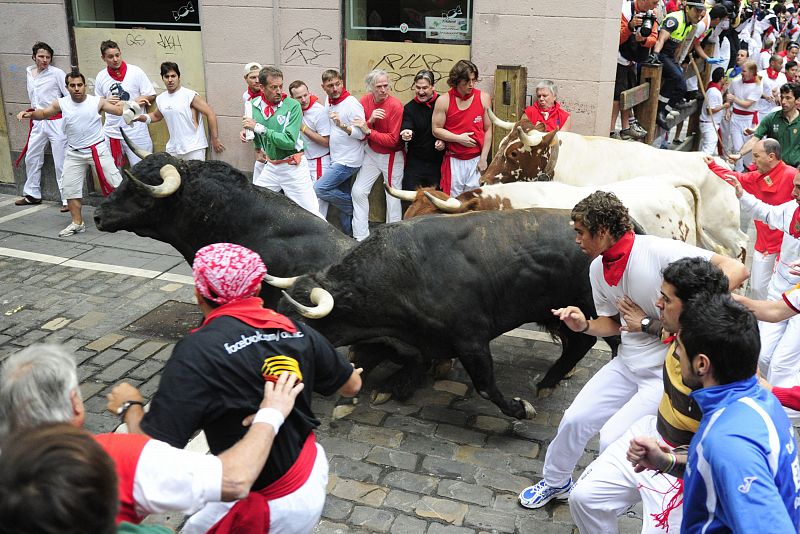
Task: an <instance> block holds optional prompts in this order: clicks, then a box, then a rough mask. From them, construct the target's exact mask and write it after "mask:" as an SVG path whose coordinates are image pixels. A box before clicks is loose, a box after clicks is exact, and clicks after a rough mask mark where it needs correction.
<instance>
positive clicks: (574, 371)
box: [564, 367, 578, 380]
mask: <svg viewBox="0 0 800 534" xmlns="http://www.w3.org/2000/svg"><path fill="white" fill-rule="evenodd" d="M576 372H578V368H577V367H573V368H572V369H570V370H569V372H568V373H567V374H565V375H564V380H567V379H568V378H572V377H573V376H575V373H576Z"/></svg>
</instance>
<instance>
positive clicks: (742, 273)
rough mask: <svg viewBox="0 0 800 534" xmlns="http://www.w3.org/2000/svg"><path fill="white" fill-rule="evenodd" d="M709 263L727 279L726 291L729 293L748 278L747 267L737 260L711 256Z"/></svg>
mask: <svg viewBox="0 0 800 534" xmlns="http://www.w3.org/2000/svg"><path fill="white" fill-rule="evenodd" d="M710 261H711V263H713V264H714V265H716V266H717V267H719V268H720V269H722V272H723V273H725V276H727V277H728V289H730V290H731V291H733V290H734V289H736V288H737V287H740V286H741V285H742V284H743V283H744V281H745V280H747V279H748V278H749V277H750V271H748V270H747V267H745V266H744V264H743V263H742V262H740V261H739V260H735V259H733V258H729V257H728V256H722V255H720V254H714V255H713V256H711V260H710Z"/></svg>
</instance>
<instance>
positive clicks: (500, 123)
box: [486, 108, 514, 130]
mask: <svg viewBox="0 0 800 534" xmlns="http://www.w3.org/2000/svg"><path fill="white" fill-rule="evenodd" d="M486 111H487V112H488V113H489V119H491V121H492V124H494V125H495V126H497V127H498V128H502V129H503V130H513V129H514V123H513V122H509V121H504V120H503V119H501V118H500V117H498V116H497V115H495V114H494V112H493V111H492V110H491V108H488V109H487V110H486Z"/></svg>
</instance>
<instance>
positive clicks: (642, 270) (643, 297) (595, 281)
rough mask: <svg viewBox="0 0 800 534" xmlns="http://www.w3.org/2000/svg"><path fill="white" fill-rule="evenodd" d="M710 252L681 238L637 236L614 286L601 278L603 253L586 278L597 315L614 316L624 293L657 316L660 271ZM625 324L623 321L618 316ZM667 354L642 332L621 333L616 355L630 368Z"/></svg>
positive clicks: (659, 360) (658, 360)
mask: <svg viewBox="0 0 800 534" xmlns="http://www.w3.org/2000/svg"><path fill="white" fill-rule="evenodd" d="M712 255H713V253H712V252H710V251H708V250H705V249H702V248H698V247H694V246H692V245H687V244H686V243H684V242H682V241H677V240H673V239H666V238H663V237H656V236H651V235H637V236H636V238H635V239H634V241H633V248H632V249H631V254H630V257H629V258H628V265H627V267H626V268H625V272H624V273H623V274H622V280H620V282H619V284H617V285H616V286H610V285H608V282H606V280H605V278H604V277H603V263H602V260H603V258H602V256H598V257H597V258H595V259H594V260H593V261H592V264H591V265H590V266H589V281H590V282H591V284H592V295H593V297H594V305H595V308H596V309H597V314H598V315H599V316H605V317H613V316H615V315H617V314H619V309H618V308H617V301H619V300H620V299H622V298H623V297H625V296H626V295H627V296H628V297H629V298H630V299H631V300H632V301H633V302H635V303H636V304H638V305H639V306H640V307H641V308H642V310H644V312H645V313H646V314H647V315H648V316H650V317H659V310H658V308H656V301H657V300H658V298H659V296H660V295H661V282H662V280H663V279H662V276H661V273H662V272H663V271H664V269H665V268H666V267H667V265H669V264H670V263H672V262H673V261H675V260H679V259H681V258H687V257H688V258H694V257H700V258H705V259H710V258H711V256H712ZM620 322H621V323H622V325H625V320H624V319H622V317H620ZM666 354H667V346H666V345H664V344H663V343H662V342H661V340H660V339H659V338H658V337H656V336H652V335H649V334H644V333H641V332H622V343H621V344H620V346H619V352H618V353H617V356H618V357H619V358H621V359H622V362H623V363H624V364H625V365H626V366H627V367H628V368H629V369H631V370H640V369H648V368H652V367H658V366H661V365H662V364H663V363H664V357H665V356H666Z"/></svg>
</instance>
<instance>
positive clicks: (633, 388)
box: [544, 358, 664, 488]
mask: <svg viewBox="0 0 800 534" xmlns="http://www.w3.org/2000/svg"><path fill="white" fill-rule="evenodd" d="M661 367H662V366H661V365H659V366H658V367H651V368H648V369H640V370H636V371H634V370H631V369H629V368H628V367H627V366H626V365H625V364H624V363H622V358H614V359H613V360H611V361H610V362H608V363H607V364H605V365H604V366H603V367H601V368H600V370H599V371H597V373H595V375H594V376H593V377H592V378H590V379H589V381H588V382H587V383H586V385H585V386H583V389H581V390H580V392H579V393H578V395H577V396H576V397H575V400H573V401H572V404H571V405H570V407H569V408H567V411H566V412H564V416H563V417H562V418H561V423H560V424H559V425H558V433H557V434H556V437H555V438H554V439H553V441H552V442H551V443H550V446H548V447H547V454H545V457H544V480H545V482H546V483H547V485H548V486H550V487H553V488H560V487H562V486H564V485H565V484H566V483H567V481H568V480H569V479H570V477H571V476H572V471H573V470H574V469H575V464H577V463H578V460H579V459H580V457H581V455H582V454H583V451H584V448H585V447H586V444H587V443H588V442H589V440H590V439H591V438H592V436H594V435H595V434H597V432H598V431H599V432H600V452H601V453H602V452H603V450H605V448H606V447H607V446H608V445H609V444H611V443H612V442H613V441H614V440H616V439H617V438H618V437H619V436H621V435H622V433H623V432H625V430H626V429H627V428H628V427H630V426H631V425H632V424H633V423H634V422H635V421H637V420H639V419H641V418H642V417H644V416H645V415H653V414H656V413H657V412H658V403H659V402H660V401H661V396H662V395H663V394H664V383H663V382H662V378H661Z"/></svg>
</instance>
